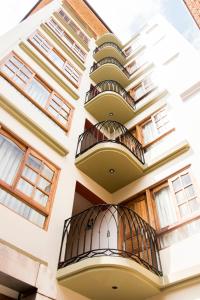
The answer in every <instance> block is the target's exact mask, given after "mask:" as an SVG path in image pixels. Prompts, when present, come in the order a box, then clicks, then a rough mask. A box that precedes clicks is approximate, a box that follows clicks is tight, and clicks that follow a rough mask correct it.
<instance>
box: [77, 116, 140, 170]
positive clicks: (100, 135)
mask: <svg viewBox="0 0 200 300" xmlns="http://www.w3.org/2000/svg"><path fill="white" fill-rule="evenodd" d="M103 142H112V143H117V144H121V145H123V146H124V147H126V148H127V149H128V150H129V151H131V153H132V154H133V155H135V157H136V158H137V159H138V160H139V161H140V162H141V163H142V164H144V163H145V161H144V151H143V147H142V145H141V143H140V142H139V141H138V140H137V139H136V138H135V137H134V136H133V135H132V134H131V133H130V131H129V130H128V129H127V128H126V127H124V126H123V125H122V124H120V123H119V122H117V121H112V120H106V121H102V122H99V123H97V124H96V125H94V126H92V127H91V128H89V129H87V130H86V131H85V132H83V133H82V134H81V135H80V136H79V139H78V145H77V150H76V157H78V156H79V155H81V154H82V153H84V152H85V151H87V150H88V149H90V148H92V147H93V146H95V145H97V144H99V143H103Z"/></svg>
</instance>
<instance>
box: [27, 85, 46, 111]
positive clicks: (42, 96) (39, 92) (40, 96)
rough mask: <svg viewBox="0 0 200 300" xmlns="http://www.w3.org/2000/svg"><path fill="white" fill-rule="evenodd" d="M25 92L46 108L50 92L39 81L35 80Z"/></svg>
mask: <svg viewBox="0 0 200 300" xmlns="http://www.w3.org/2000/svg"><path fill="white" fill-rule="evenodd" d="M25 90H26V92H27V93H28V95H29V96H31V97H32V98H33V99H34V100H35V101H36V102H37V103H39V104H40V105H41V106H42V107H45V105H46V103H47V100H48V98H49V96H50V92H49V91H48V90H47V88H46V87H44V86H43V85H42V84H41V83H40V82H39V81H38V80H36V79H33V80H32V81H31V82H30V84H29V85H28V86H27V87H26V89H25Z"/></svg>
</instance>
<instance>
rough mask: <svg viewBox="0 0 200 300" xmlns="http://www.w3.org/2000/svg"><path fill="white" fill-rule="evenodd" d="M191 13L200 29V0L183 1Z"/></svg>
mask: <svg viewBox="0 0 200 300" xmlns="http://www.w3.org/2000/svg"><path fill="white" fill-rule="evenodd" d="M183 1H184V2H185V4H186V6H187V8H188V10H189V11H190V13H191V15H192V17H193V19H194V20H195V22H196V23H197V26H198V27H199V28H200V0H183Z"/></svg>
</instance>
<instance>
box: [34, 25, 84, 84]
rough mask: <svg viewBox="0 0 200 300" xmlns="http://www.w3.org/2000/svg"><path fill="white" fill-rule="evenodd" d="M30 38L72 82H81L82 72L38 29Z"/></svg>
mask: <svg viewBox="0 0 200 300" xmlns="http://www.w3.org/2000/svg"><path fill="white" fill-rule="evenodd" d="M29 40H30V42H31V43H32V44H33V45H34V46H35V47H36V48H37V49H39V50H40V51H42V53H43V54H44V55H45V56H46V57H47V58H48V59H49V60H50V61H51V62H53V64H55V65H56V66H57V67H58V68H59V70H61V71H62V72H63V73H64V74H65V75H67V77H68V78H69V79H70V81H72V83H75V84H76V86H77V85H78V84H79V83H80V78H81V74H80V73H79V72H78V71H77V70H76V68H75V67H74V66H73V65H72V64H71V63H70V62H69V61H67V60H66V59H65V58H64V57H63V56H62V55H61V54H60V53H58V51H57V50H56V49H55V48H54V47H53V46H52V45H51V44H50V43H49V41H47V40H46V38H45V37H44V36H43V35H42V34H41V33H40V32H39V31H36V32H35V33H34V34H33V35H32V36H31V37H30V39H29Z"/></svg>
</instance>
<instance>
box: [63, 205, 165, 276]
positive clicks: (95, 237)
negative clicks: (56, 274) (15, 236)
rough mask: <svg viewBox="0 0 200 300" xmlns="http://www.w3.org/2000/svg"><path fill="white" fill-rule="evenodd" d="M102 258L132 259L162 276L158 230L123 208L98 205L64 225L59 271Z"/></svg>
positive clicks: (70, 219)
mask: <svg viewBox="0 0 200 300" xmlns="http://www.w3.org/2000/svg"><path fill="white" fill-rule="evenodd" d="M99 256H114V257H124V258H129V259H132V260H134V261H136V262H137V263H139V264H141V265H142V266H144V267H146V268H147V269H148V270H150V271H152V272H154V273H155V274H157V275H159V276H162V269H161V264H160V257H159V246H158V241H157V236H156V232H155V230H154V229H153V228H152V227H151V226H150V225H149V224H148V223H147V222H145V221H144V220H143V219H142V218H141V217H140V216H139V215H138V214H137V213H135V212H134V211H133V210H131V209H130V208H128V207H124V206H120V205H111V204H105V205H96V206H93V207H91V208H89V209H87V210H85V211H83V212H81V213H79V214H77V215H75V216H73V217H71V218H69V219H67V220H66V221H65V223H64V230H63V236H62V243H61V250H60V257H59V264H58V267H59V268H63V267H65V266H67V265H70V264H73V263H76V262H79V261H81V260H83V259H88V258H92V257H99Z"/></svg>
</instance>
